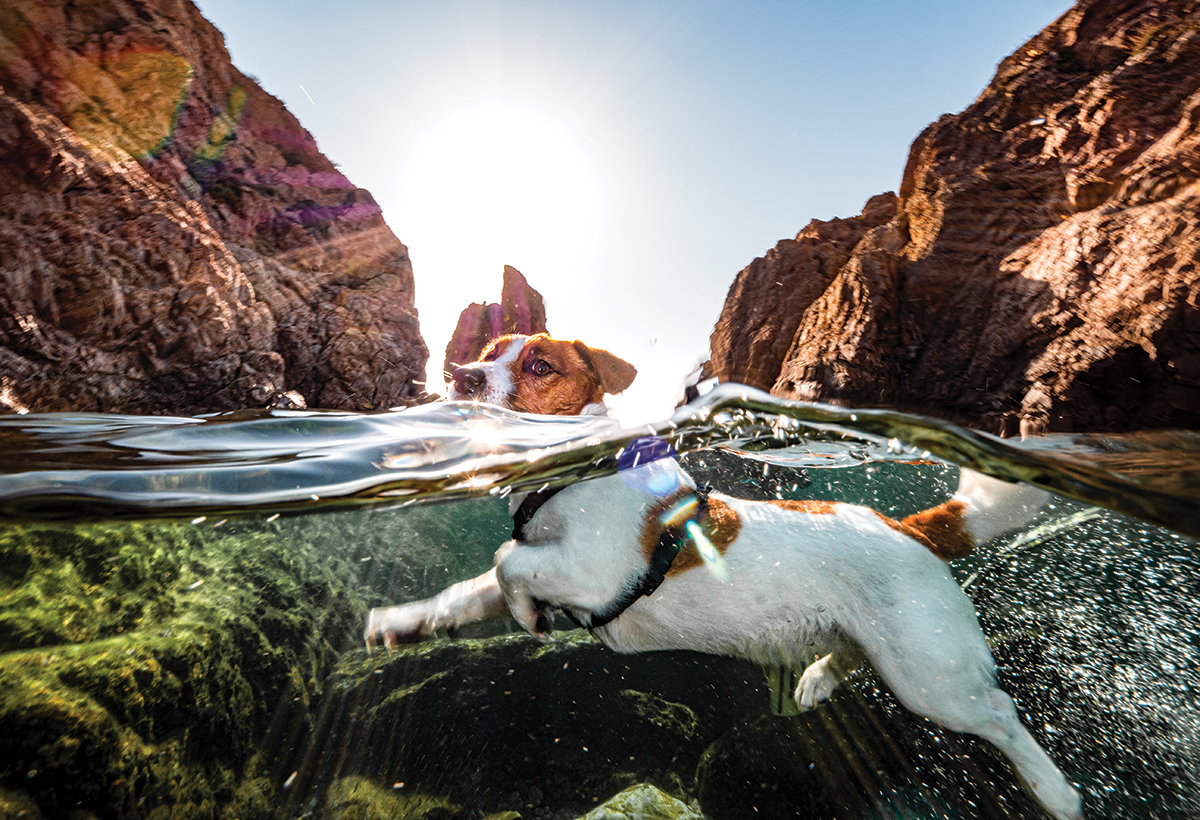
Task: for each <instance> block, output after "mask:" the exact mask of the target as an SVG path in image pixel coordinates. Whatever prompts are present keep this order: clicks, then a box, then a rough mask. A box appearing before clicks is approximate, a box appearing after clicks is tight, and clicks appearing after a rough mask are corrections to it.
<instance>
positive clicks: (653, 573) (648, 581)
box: [568, 485, 712, 629]
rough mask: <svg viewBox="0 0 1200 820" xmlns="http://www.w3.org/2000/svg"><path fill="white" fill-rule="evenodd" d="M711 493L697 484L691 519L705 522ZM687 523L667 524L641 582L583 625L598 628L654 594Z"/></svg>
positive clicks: (681, 543)
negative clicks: (693, 511) (695, 505)
mask: <svg viewBox="0 0 1200 820" xmlns="http://www.w3.org/2000/svg"><path fill="white" fill-rule="evenodd" d="M710 492H712V488H711V487H709V486H707V485H704V486H700V487H697V488H696V489H695V490H694V491H693V492H692V495H694V496H695V497H696V504H697V507H696V515H695V518H693V519H691V520H694V521H702V520H703V519H704V518H706V517H707V516H708V494H709V493H710ZM686 526H687V524H686V522H685V523H683V524H674V525H671V526H669V527H665V528H664V529H663V531H662V534H661V535H659V536H658V546H656V547H655V548H654V552H653V553H652V554H651V555H650V563H649V565H648V566H647V567H646V571H645V572H644V573H643V574H642V577H641V578H639V579H638V582H637V583H636V584H634V586H633V587H632V588H631V589H630V590H628V591H627V592H626V593H625V594H624V595H622V596H621V597H620V598H617V599H616V600H614V601H613V602H612V603H610V604H609V605H608V606H607V607H605V608H604V609H603V610H601V611H600V612H596V613H593V614H592V619H591V622H590V623H587V624H580V625H581V626H585V627H587V628H588V629H598V628H599V627H602V626H604V625H605V624H607V623H610V622H611V621H613V620H614V619H615V618H617V617H619V616H620V615H621V613H622V612H624V611H625V610H627V609H629V607H631V606H633V605H634V604H635V603H636V602H637V600H638V599H639V598H643V597H648V596H650V595H653V594H654V591H655V590H657V589H658V588H659V586H661V585H662V582H663V579H664V578H666V575H667V572H668V571H669V570H670V569H671V564H672V563H674V561H675V557H676V556H678V555H679V551H680V550H682V549H683V547H684V545H686V544H687V542H688V534H687V530H686V529H685V527H686ZM569 614H570V613H568V615H569Z"/></svg>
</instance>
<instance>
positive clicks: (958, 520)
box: [876, 501, 975, 561]
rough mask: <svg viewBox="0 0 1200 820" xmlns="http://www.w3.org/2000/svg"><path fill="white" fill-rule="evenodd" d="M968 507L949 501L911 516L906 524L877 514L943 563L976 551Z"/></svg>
mask: <svg viewBox="0 0 1200 820" xmlns="http://www.w3.org/2000/svg"><path fill="white" fill-rule="evenodd" d="M966 509H967V505H966V504H964V503H963V502H961V501H947V502H946V503H945V504H939V505H938V506H936V507H933V508H931V509H928V510H925V511H924V512H919V513H916V514H914V515H910V516H908V517H907V518H905V519H904V520H903V521H897V520H895V519H894V518H888V517H887V516H886V515H883V514H882V513H876V515H878V516H879V517H880V518H882V519H883V520H884V521H885V522H886V523H887V525H888V526H889V527H891V528H892V529H894V530H896V531H897V532H900V533H903V534H904V535H907V536H908V537H909V538H911V539H913V540H914V541H916V542H918V543H920V544H923V545H924V546H926V547H927V548H928V549H929V551H930V552H932V553H933V554H934V555H936V556H937V557H938V558H941V559H942V560H943V561H950V560H952V559H954V558H962V557H963V556H964V555H967V554H968V553H969V552H970V551H971V550H973V549H975V539H974V538H972V537H971V533H970V532H968V531H967V525H966V522H965V521H964V520H963V513H965V512H966Z"/></svg>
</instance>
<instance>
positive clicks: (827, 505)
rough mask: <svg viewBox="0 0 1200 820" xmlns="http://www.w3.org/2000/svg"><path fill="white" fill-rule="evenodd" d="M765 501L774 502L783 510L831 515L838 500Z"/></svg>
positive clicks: (835, 510) (835, 508)
mask: <svg viewBox="0 0 1200 820" xmlns="http://www.w3.org/2000/svg"><path fill="white" fill-rule="evenodd" d="M767 503H768V504H774V505H775V506H776V507H783V509H785V510H791V511H792V512H802V513H808V514H809V515H833V514H834V513H836V512H837V506H838V502H836V501H817V500H815V499H811V498H806V499H795V500H776V501H768V502H767Z"/></svg>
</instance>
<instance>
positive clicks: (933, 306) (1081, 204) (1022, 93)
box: [705, 0, 1200, 434]
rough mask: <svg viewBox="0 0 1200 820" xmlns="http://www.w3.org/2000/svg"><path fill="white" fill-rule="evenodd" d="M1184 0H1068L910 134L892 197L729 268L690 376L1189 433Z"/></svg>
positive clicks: (996, 417)
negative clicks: (976, 91)
mask: <svg viewBox="0 0 1200 820" xmlns="http://www.w3.org/2000/svg"><path fill="white" fill-rule="evenodd" d="M1196 30H1197V21H1196V16H1195V11H1194V9H1192V7H1191V5H1190V4H1189V3H1187V2H1183V0H1172V2H1162V3H1148V2H1108V1H1107V0H1082V1H1081V2H1079V3H1078V4H1077V5H1076V6H1075V7H1074V8H1072V9H1071V10H1070V11H1068V12H1067V13H1066V14H1064V15H1063V16H1062V17H1061V18H1059V19H1058V20H1057V21H1056V22H1055V23H1053V24H1052V25H1050V26H1049V27H1048V28H1047V29H1046V30H1044V31H1043V32H1041V33H1040V34H1038V35H1037V36H1035V37H1034V38H1033V39H1031V40H1030V41H1029V42H1027V43H1026V44H1025V45H1023V46H1021V48H1020V49H1018V50H1017V51H1016V52H1015V53H1014V54H1013V55H1012V56H1010V57H1008V58H1007V59H1005V60H1004V61H1003V62H1001V64H1000V66H999V69H998V70H997V73H996V76H995V78H994V79H993V80H992V83H991V84H990V85H989V86H988V87H987V88H986V89H985V90H984V91H983V93H982V94H981V95H980V96H979V98H978V99H977V100H976V101H975V102H974V103H973V104H972V105H971V106H970V107H969V108H967V109H966V110H965V111H963V112H962V113H960V114H956V115H946V116H943V117H941V118H940V119H939V120H938V121H937V122H935V123H933V124H932V125H930V126H929V127H928V128H926V129H925V131H924V132H923V133H922V134H921V135H920V136H919V137H918V138H917V140H916V141H915V142H914V143H913V146H912V149H911V151H910V154H909V158H908V165H907V167H906V168H905V170H904V176H903V180H902V183H901V187H900V192H899V196H898V197H897V196H895V195H893V194H890V193H889V194H883V195H880V196H878V197H875V198H873V199H872V200H871V201H870V202H868V203H867V206H866V208H865V209H864V210H863V213H862V214H861V215H860V216H857V217H853V218H850V219H845V220H841V219H835V220H831V221H828V222H818V221H814V222H812V223H811V224H810V225H808V226H807V227H806V228H804V229H803V230H802V231H800V232H799V234H797V235H796V237H795V239H794V240H791V239H789V240H784V241H782V242H780V243H779V244H778V245H777V246H776V247H775V248H774V249H772V250H771V251H770V252H768V254H767V255H766V256H765V257H763V258H761V259H757V260H755V261H754V262H753V263H752V264H751V265H749V266H748V267H747V268H746V269H745V270H743V271H742V272H741V273H739V274H738V276H737V278H736V280H735V281H734V283H733V285H732V286H731V287H730V290H729V293H728V296H727V297H726V301H725V306H724V309H723V310H722V313H721V315H720V317H719V319H718V321H717V324H716V326H715V328H714V330H713V333H712V338H711V359H710V361H709V363H708V365H707V367H706V371H705V375H707V376H715V377H718V378H719V379H720V380H722V381H733V382H743V383H746V384H750V385H752V386H755V387H759V388H762V389H764V390H770V391H771V392H772V393H773V394H775V395H777V396H780V397H783V398H794V399H810V400H819V401H834V402H839V403H845V404H849V405H855V406H876V405H878V406H891V407H899V408H901V409H907V410H912V411H915V412H922V413H929V414H935V415H939V416H942V417H944V418H947V419H950V420H952V421H957V422H960V423H966V424H969V425H972V426H975V427H979V428H982V429H985V430H989V431H992V432H997V433H1003V434H1015V433H1017V432H1026V431H1033V432H1037V431H1041V430H1050V431H1071V430H1075V431H1086V430H1110V431H1122V430H1134V429H1153V428H1159V427H1162V428H1195V427H1200V268H1197V266H1196V264H1195V259H1196V257H1197V254H1198V253H1200V226H1198V225H1197V222H1196V220H1195V213H1196V211H1197V209H1198V208H1200V183H1198V181H1200V162H1198V161H1197V156H1198V155H1200V133H1198V132H1197V130H1196V128H1195V116H1196V111H1197V106H1198V105H1200V38H1197V37H1196Z"/></svg>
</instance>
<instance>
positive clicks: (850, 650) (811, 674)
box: [795, 642, 864, 712]
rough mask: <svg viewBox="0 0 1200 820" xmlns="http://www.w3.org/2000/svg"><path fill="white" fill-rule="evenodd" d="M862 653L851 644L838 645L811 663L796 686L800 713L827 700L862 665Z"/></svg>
mask: <svg viewBox="0 0 1200 820" xmlns="http://www.w3.org/2000/svg"><path fill="white" fill-rule="evenodd" d="M863 660H864V657H863V654H862V651H861V650H859V648H858V647H856V646H854V645H853V644H851V643H848V642H847V643H841V644H838V645H837V646H836V647H835V648H834V649H833V651H831V652H830V653H829V654H828V655H826V656H824V657H823V658H820V659H818V660H815V661H813V662H812V663H811V664H809V666H808V668H807V669H805V670H804V674H803V675H801V676H800V682H799V683H798V684H797V685H796V694H795V697H796V705H797V706H798V707H800V711H802V712H803V711H807V710H809V709H815V708H816V707H817V706H818V705H820V704H821V703H822V702H824V701H826V700H828V699H829V696H830V695H832V694H833V690H834V689H836V688H837V685H838V684H839V683H841V682H842V681H844V680H845V679H846V677H847V676H848V675H849V674H850V673H851V672H853V671H854V670H855V669H857V668H858V667H859V665H860V664H862V662H863Z"/></svg>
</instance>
